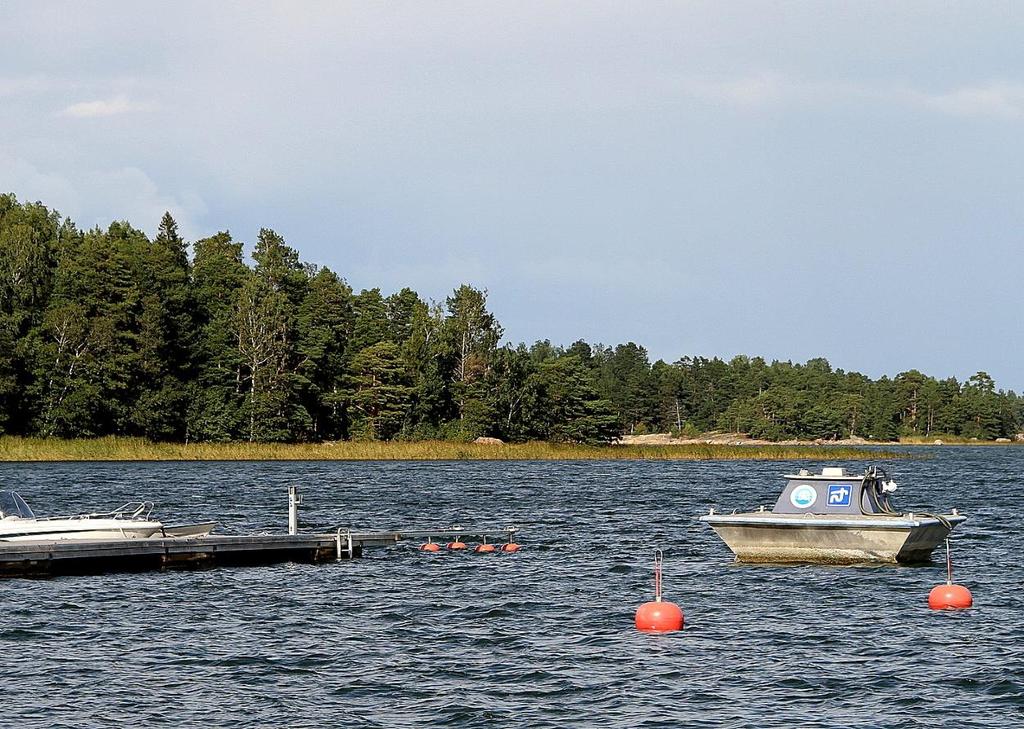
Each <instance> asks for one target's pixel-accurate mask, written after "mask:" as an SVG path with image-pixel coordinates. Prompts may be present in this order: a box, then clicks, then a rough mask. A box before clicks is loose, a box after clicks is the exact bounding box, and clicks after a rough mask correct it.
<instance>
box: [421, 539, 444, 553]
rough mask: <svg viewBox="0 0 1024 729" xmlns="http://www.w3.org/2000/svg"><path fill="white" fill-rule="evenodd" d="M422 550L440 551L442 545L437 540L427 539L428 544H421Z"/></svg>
mask: <svg viewBox="0 0 1024 729" xmlns="http://www.w3.org/2000/svg"><path fill="white" fill-rule="evenodd" d="M420 551H421V552H440V551H441V545H440V544H438V543H437V542H431V541H430V540H427V543H426V544H422V545H420Z"/></svg>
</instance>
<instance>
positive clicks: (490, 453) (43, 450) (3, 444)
mask: <svg viewBox="0 0 1024 729" xmlns="http://www.w3.org/2000/svg"><path fill="white" fill-rule="evenodd" d="M900 457H903V455H902V454H898V453H892V452H887V451H879V450H869V449H864V448H850V447H840V446H793V445H785V446H781V445H780V446H775V445H756V446H747V445H725V444H684V445H608V446H584V445H571V444H562V443H544V442H531V443H510V444H505V445H490V444H477V443H459V442H452V441H414V442H404V441H392V442H387V443H384V442H362V441H345V442H338V443H189V444H183V443H153V442H151V441H148V440H145V439H142V438H121V437H105V438H92V439H76V440H61V439H56V438H20V437H15V436H4V437H0V461H460V460H467V461H473V460H481V461H502V460H509V461H583V460H612V459H615V460H619V459H634V460H657V461H735V460H748V459H755V460H769V461H791V460H803V459H807V460H818V461H821V460H868V459H889V458H900Z"/></svg>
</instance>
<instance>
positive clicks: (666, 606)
mask: <svg viewBox="0 0 1024 729" xmlns="http://www.w3.org/2000/svg"><path fill="white" fill-rule="evenodd" d="M661 559H662V555H661V550H660V549H659V550H657V551H656V552H655V553H654V601H653V602H645V603H644V604H643V605H641V606H640V607H639V608H637V611H636V621H635V622H636V627H637V630H643V631H647V632H652V633H669V632H672V631H675V630H682V629H683V611H682V610H680V609H679V606H678V605H676V604H675V603H674V602H668V601H667V600H662V599H661Z"/></svg>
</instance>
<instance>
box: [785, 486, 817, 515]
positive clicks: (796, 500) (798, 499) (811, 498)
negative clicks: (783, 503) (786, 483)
mask: <svg viewBox="0 0 1024 729" xmlns="http://www.w3.org/2000/svg"><path fill="white" fill-rule="evenodd" d="M817 500H818V492H817V491H815V490H814V487H813V486H808V485H807V484H801V485H799V486H797V487H796V488H795V489H793V491H792V493H790V495H789V503H791V504H792V505H793V506H795V507H796V508H798V509H806V508H808V507H810V506H814V502H815V501H817Z"/></svg>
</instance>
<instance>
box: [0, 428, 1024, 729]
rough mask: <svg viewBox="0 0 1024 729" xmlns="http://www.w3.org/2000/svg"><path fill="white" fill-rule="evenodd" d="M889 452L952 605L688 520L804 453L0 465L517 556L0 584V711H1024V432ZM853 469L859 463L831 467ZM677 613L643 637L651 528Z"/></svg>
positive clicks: (268, 528) (68, 722) (169, 499)
mask: <svg viewBox="0 0 1024 729" xmlns="http://www.w3.org/2000/svg"><path fill="white" fill-rule="evenodd" d="M915 452H917V453H926V454H927V455H928V456H929V457H928V458H927V459H914V460H909V461H901V462H898V463H894V464H884V465H886V466H887V467H888V468H889V471H890V473H891V474H894V475H895V478H896V480H897V481H898V482H899V483H900V485H901V491H900V493H899V494H898V496H899V497H901V498H900V499H899V500H898V504H899V506H901V507H902V508H905V509H910V508H919V509H923V508H934V509H940V508H948V507H950V506H956V507H958V508H960V509H961V510H962V511H963V512H965V513H967V514H968V515H969V516H970V519H969V521H967V522H966V523H965V524H963V525H962V526H961V527H960V528H958V530H957V536H958V538H957V539H956V540H955V544H954V558H955V562H956V570H957V573H956V577H957V581H959V582H961V583H964V584H966V585H967V586H968V587H970V588H971V589H972V591H973V593H974V598H975V606H976V607H974V608H973V609H971V610H969V611H964V612H960V613H938V612H932V611H929V610H928V608H927V604H926V602H927V595H928V591H929V590H930V588H931V587H932V586H934V585H935V584H938V583H939V582H941V581H942V580H943V579H944V565H943V564H940V563H939V562H938V561H937V562H936V563H935V564H933V565H926V566H920V567H866V566H862V567H821V566H798V567H793V566H789V567H781V566H739V565H735V564H733V563H732V560H731V554H730V553H729V552H728V550H727V549H726V547H725V546H724V545H723V544H722V543H721V542H720V541H719V540H718V539H717V537H715V536H714V534H713V533H712V532H711V531H710V530H709V529H708V528H707V527H706V526H704V525H703V524H701V523H699V522H697V521H696V520H695V519H694V517H696V516H697V515H699V514H700V513H704V512H706V511H707V509H708V507H709V506H712V505H714V506H717V507H718V508H724V509H730V510H731V509H732V508H733V507H744V508H746V507H753V506H756V505H758V504H761V503H765V504H771V503H772V502H773V501H774V498H775V495H776V494H777V492H778V490H779V489H780V488H781V486H782V484H783V482H782V480H781V478H780V475H781V474H782V473H783V472H786V471H789V470H790V469H792V468H799V467H801V466H803V467H813V468H817V467H819V466H821V465H822V464H820V463H799V462H794V463H789V464H780V463H769V462H712V463H664V462H586V463H493V462H487V463H483V462H462V463H242V464H239V463H198V464H196V463H184V464H176V463H175V464H164V463H140V464H0V481H2V483H3V484H4V487H7V488H16V489H18V490H19V491H20V492H21V493H22V495H23V496H25V498H26V500H27V501H28V502H29V504H30V505H32V506H33V507H34V508H35V510H36V512H37V513H38V514H41V515H45V514H52V513H62V512H75V511H91V510H100V509H106V508H110V507H113V506H116V505H118V504H120V503H121V502H123V501H128V500H130V499H137V498H148V499H152V500H154V501H156V502H157V508H158V513H159V515H160V516H161V517H163V518H164V520H165V521H168V522H172V521H177V520H188V519H205V518H216V519H217V520H218V521H219V522H220V524H221V525H222V526H221V527H220V531H222V532H225V533H247V532H253V531H263V532H279V531H283V530H284V527H285V523H286V510H287V506H286V505H287V494H286V487H287V485H288V484H293V483H295V484H299V485H300V487H301V489H302V492H303V495H304V499H305V502H304V504H303V512H302V516H303V523H302V528H303V529H304V530H326V529H327V528H329V527H334V526H337V525H339V524H346V525H352V526H355V527H358V528H399V527H406V528H408V527H429V526H441V525H445V524H450V523H455V522H457V523H461V524H463V525H470V524H473V525H486V526H493V527H502V526H504V525H506V524H511V523H514V524H518V525H520V526H521V527H522V528H523V532H522V534H521V538H520V540H519V541H521V542H522V543H523V544H525V545H526V549H525V550H524V551H523V552H522V553H520V554H514V555H513V554H491V555H474V554H468V553H467V554H437V555H429V554H421V553H419V552H417V551H416V546H417V545H416V544H414V543H409V544H403V545H399V546H396V547H392V548H387V549H373V550H367V554H366V556H365V557H364V558H363V559H361V560H354V561H351V562H341V563H336V564H335V563H332V564H327V565H320V566H316V565H302V564H282V565H271V566H265V567H253V568H234V569H229V568H224V569H212V570H204V571H192V572H165V573H159V572H150V573H140V574H112V575H102V576H84V577H60V578H54V579H47V580H26V579H15V580H5V581H2V582H0V590H2V595H3V609H4V618H5V619H4V621H3V623H2V625H0V677H2V678H0V681H2V684H0V685H2V687H3V699H4V701H3V720H2V721H0V724H3V725H4V726H19V727H26V726H40V727H42V726H60V727H81V726H110V725H114V724H117V725H130V726H142V725H149V726H188V725H206V726H260V725H262V726H381V727H412V726H447V725H456V724H457V725H460V726H467V727H477V726H479V727H486V726H512V725H518V726H529V727H543V726H559V727H561V726H606V727H634V726H650V727H655V726H682V725H686V726H737V727H763V726H822V727H824V726H829V727H835V726H843V727H877V726H901V727H902V726H906V727H917V726H920V727H925V726H927V727H931V726H937V725H940V724H948V725H957V726H962V727H1019V726H1021V725H1022V724H1024V610H1022V607H1024V606H1022V599H1021V589H1022V582H1024V569H1022V568H1021V565H1020V555H1021V554H1022V551H1024V537H1022V535H1021V519H1020V512H1021V507H1022V497H1021V491H1022V489H1024V484H1022V481H1024V448H980V447H979V448H935V449H928V450H926V451H915ZM845 465H847V466H848V467H850V468H854V469H857V470H860V469H862V468H863V464H856V463H850V464H845ZM656 547H661V548H663V549H664V550H665V561H666V566H665V583H666V596H667V598H668V599H671V600H673V601H675V602H677V603H678V604H679V605H680V606H681V607H682V608H683V610H684V612H685V614H686V629H685V630H684V631H683V632H681V633H675V634H671V635H660V636H659V635H648V634H641V633H638V632H637V631H636V630H635V629H634V627H633V613H634V611H635V609H636V606H637V605H638V604H640V603H641V602H644V601H646V600H648V599H650V596H651V590H652V582H651V558H652V554H653V550H654V549H655V548H656Z"/></svg>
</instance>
